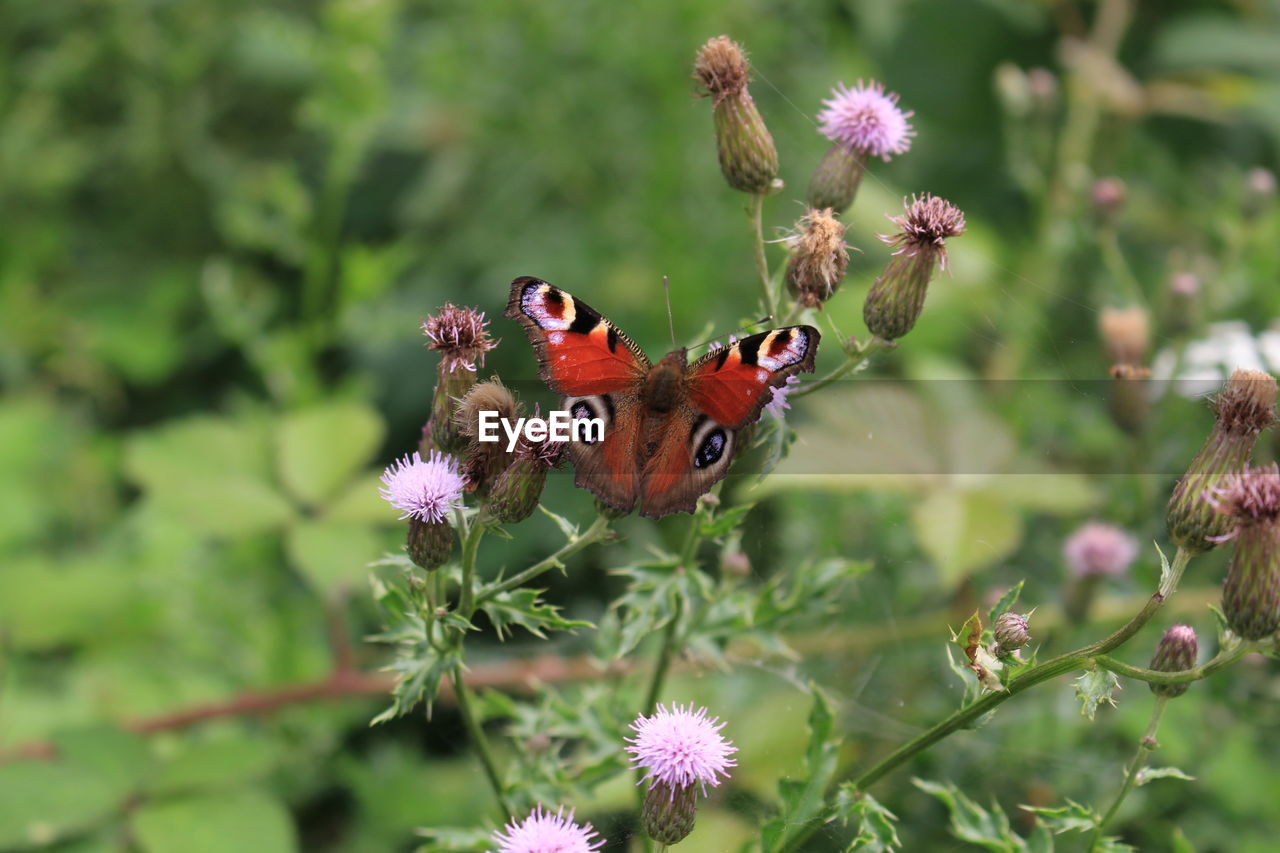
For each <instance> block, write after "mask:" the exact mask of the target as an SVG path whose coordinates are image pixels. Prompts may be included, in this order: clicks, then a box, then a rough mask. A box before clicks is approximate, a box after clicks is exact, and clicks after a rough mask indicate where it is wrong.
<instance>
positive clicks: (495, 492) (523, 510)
mask: <svg viewBox="0 0 1280 853" xmlns="http://www.w3.org/2000/svg"><path fill="white" fill-rule="evenodd" d="M563 451H564V444H563V443H562V442H557V441H550V440H546V439H543V440H541V441H530V440H528V439H527V438H523V437H522V438H521V439H520V443H519V445H518V446H517V448H516V452H515V458H514V459H513V460H512V462H511V464H510V465H508V466H507V467H506V468H505V469H504V470H503V471H502V473H501V474H499V475H498V478H497V480H495V481H494V483H493V488H492V489H491V490H490V491H489V511H490V512H491V513H493V516H494V518H496V519H498V521H500V522H502V523H503V524H514V523H515V522H517V521H524V520H525V519H526V518H528V517H529V516H530V515H532V514H533V511H534V510H535V509H537V508H538V499H539V498H541V497H542V489H543V487H544V486H545V485H546V484H547V472H548V471H550V470H551V469H552V468H554V467H556V465H558V464H560V455H561V453H562V452H563Z"/></svg>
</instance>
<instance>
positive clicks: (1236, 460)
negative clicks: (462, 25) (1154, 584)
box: [1165, 369, 1276, 551]
mask: <svg viewBox="0 0 1280 853" xmlns="http://www.w3.org/2000/svg"><path fill="white" fill-rule="evenodd" d="M1275 407H1276V380H1275V379H1274V378H1273V377H1272V376H1271V375H1270V374H1268V373H1263V372H1261V371H1258V370H1246V369H1238V370H1236V371H1235V372H1234V373H1232V374H1231V378H1230V379H1228V380H1227V384H1226V386H1225V387H1224V388H1223V389H1222V392H1221V393H1220V394H1218V396H1217V398H1216V399H1215V400H1214V401H1213V410H1214V415H1215V417H1216V421H1215V423H1214V426H1213V430H1212V431H1211V432H1210V433H1209V438H1208V439H1207V440H1206V441H1205V443H1204V447H1202V448H1200V452H1199V453H1197V454H1196V455H1195V458H1194V459H1192V460H1191V464H1190V465H1188V466H1187V473H1186V474H1184V475H1183V477H1182V479H1181V480H1179V481H1178V484H1177V485H1176V486H1174V488H1173V495H1172V496H1171V497H1170V498H1169V508H1168V510H1167V511H1166V513H1165V518H1166V521H1167V523H1168V525H1169V535H1170V537H1171V538H1172V539H1173V541H1174V543H1176V544H1177V545H1178V546H1179V547H1181V548H1186V549H1188V550H1190V551H1207V550H1209V549H1210V548H1213V547H1214V546H1215V545H1217V544H1218V539H1219V538H1220V537H1222V536H1223V535H1224V534H1225V533H1226V532H1227V531H1228V529H1229V528H1230V526H1231V524H1230V518H1228V517H1227V516H1226V515H1223V514H1222V513H1219V512H1217V511H1216V510H1215V509H1214V507H1213V505H1212V503H1211V502H1210V501H1209V500H1208V498H1207V497H1206V496H1205V492H1206V490H1208V489H1214V488H1216V487H1218V486H1219V485H1222V482H1223V478H1224V477H1225V476H1226V475H1229V474H1237V473H1239V472H1241V471H1243V470H1244V468H1245V465H1247V464H1248V462H1249V456H1250V454H1251V453H1252V452H1253V446H1254V444H1255V443H1256V442H1257V440H1258V435H1259V433H1261V432H1262V431H1263V430H1264V429H1266V428H1267V427H1269V426H1271V425H1272V424H1273V423H1274V422H1275V417H1276V415H1275Z"/></svg>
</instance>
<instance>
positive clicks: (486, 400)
mask: <svg viewBox="0 0 1280 853" xmlns="http://www.w3.org/2000/svg"><path fill="white" fill-rule="evenodd" d="M519 409H520V404H519V403H517V402H516V398H515V397H514V396H513V395H512V393H511V391H510V390H508V388H507V386H506V385H503V384H502V380H500V379H498V378H497V377H496V376H495V377H493V378H492V379H487V380H485V381H484V382H480V383H478V384H476V385H474V386H472V387H471V389H470V390H469V391H467V393H466V394H465V395H464V396H463V397H462V399H461V400H459V401H458V407H457V411H456V412H455V413H454V418H453V421H454V428H455V429H456V430H457V431H458V433H459V434H460V435H462V436H463V438H464V439H465V442H466V446H467V456H466V459H465V461H464V462H463V464H462V474H463V479H464V480H465V481H466V484H467V485H466V489H467V491H468V492H473V493H475V494H478V495H481V496H484V495H487V494H488V493H489V489H490V487H491V486H492V485H493V481H494V479H495V478H497V476H498V474H499V473H500V472H501V471H502V470H503V469H504V468H506V467H507V466H508V465H510V464H511V454H509V453H507V452H506V448H505V445H504V444H503V442H502V441H501V440H499V441H480V413H481V412H494V413H496V416H497V418H498V419H500V420H505V421H513V420H514V419H515V418H516V416H517V414H518V412H519Z"/></svg>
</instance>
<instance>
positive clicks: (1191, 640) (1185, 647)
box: [1150, 625, 1200, 698]
mask: <svg viewBox="0 0 1280 853" xmlns="http://www.w3.org/2000/svg"><path fill="white" fill-rule="evenodd" d="M1199 652H1200V643H1199V641H1198V640H1197V639H1196V632H1195V630H1194V629H1192V628H1191V626H1189V625H1174V626H1173V627H1172V628H1170V629H1169V630H1168V631H1165V632H1164V635H1163V636H1162V637H1161V638H1160V642H1159V643H1157V644H1156V652H1155V654H1154V655H1153V656H1152V658H1151V667H1150V668H1151V669H1154V670H1155V671H1156V672H1181V671H1182V670H1184V669H1191V667H1193V666H1195V665H1196V655H1197V654H1199ZM1190 686H1191V685H1190V684H1152V685H1151V692H1152V693H1154V694H1156V695H1157V696H1166V697H1169V698H1173V697H1174V696H1181V695H1182V694H1183V693H1186V692H1187V688H1188V687H1190Z"/></svg>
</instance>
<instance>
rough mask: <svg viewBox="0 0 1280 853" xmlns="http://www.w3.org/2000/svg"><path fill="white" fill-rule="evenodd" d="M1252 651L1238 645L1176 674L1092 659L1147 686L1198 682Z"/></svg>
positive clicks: (1104, 658)
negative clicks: (1145, 683) (1143, 682)
mask: <svg viewBox="0 0 1280 853" xmlns="http://www.w3.org/2000/svg"><path fill="white" fill-rule="evenodd" d="M1251 651H1253V645H1252V644H1251V643H1240V644H1239V645H1236V646H1233V647H1231V648H1227V649H1223V650H1222V651H1220V652H1218V654H1217V656H1216V657H1214V658H1213V660H1211V661H1209V662H1207V663H1204V664H1201V665H1200V666H1195V667H1192V668H1191V669H1182V670H1178V671H1176V672H1160V671H1159V670H1155V669H1143V668H1142V667H1140V666H1130V665H1129V664H1127V663H1124V662H1123V661H1118V660H1116V659H1115V658H1113V657H1111V656H1110V655H1098V656H1097V657H1095V658H1094V659H1093V661H1094V663H1096V664H1097V665H1098V666H1100V667H1102V668H1103V669H1106V670H1110V671H1111V672H1114V673H1115V674H1116V675H1123V676H1124V677H1126V678H1136V679H1138V680H1140V681H1145V682H1147V683H1148V684H1187V683H1188V682H1192V681H1200V680H1201V679H1204V678H1208V677H1209V676H1211V675H1213V674H1214V673H1215V672H1217V671H1218V670H1220V669H1225V668H1226V667H1228V666H1230V665H1231V664H1233V663H1235V662H1236V661H1238V660H1240V658H1242V657H1244V656H1245V655H1247V654H1248V653H1249V652H1251Z"/></svg>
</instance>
